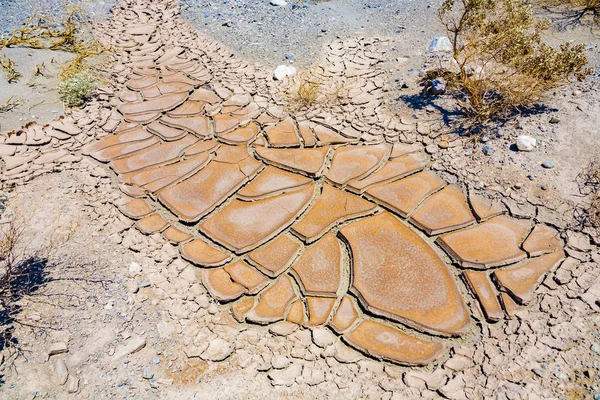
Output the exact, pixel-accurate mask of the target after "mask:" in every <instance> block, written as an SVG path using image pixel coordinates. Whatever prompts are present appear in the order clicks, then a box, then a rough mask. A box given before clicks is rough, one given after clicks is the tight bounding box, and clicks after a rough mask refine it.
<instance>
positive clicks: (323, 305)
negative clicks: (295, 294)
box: [305, 297, 335, 326]
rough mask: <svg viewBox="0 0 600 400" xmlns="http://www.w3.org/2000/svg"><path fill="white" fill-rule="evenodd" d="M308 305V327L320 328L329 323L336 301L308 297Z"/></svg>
mask: <svg viewBox="0 0 600 400" xmlns="http://www.w3.org/2000/svg"><path fill="white" fill-rule="evenodd" d="M306 304H307V305H308V321H306V323H305V325H306V326H320V325H323V324H326V323H327V320H328V319H329V315H330V314H331V310H332V309H333V305H334V304H335V299H332V298H324V297H308V298H307V299H306Z"/></svg>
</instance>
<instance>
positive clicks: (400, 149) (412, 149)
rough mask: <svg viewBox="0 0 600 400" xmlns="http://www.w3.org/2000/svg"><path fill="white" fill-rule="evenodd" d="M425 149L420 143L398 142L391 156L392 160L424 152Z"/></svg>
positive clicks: (394, 145) (393, 147)
mask: <svg viewBox="0 0 600 400" xmlns="http://www.w3.org/2000/svg"><path fill="white" fill-rule="evenodd" d="M422 150H423V147H422V146H421V145H420V144H419V143H414V144H406V143H399V142H396V143H394V144H393V146H392V153H391V154H390V160H394V159H396V158H400V157H404V156H406V155H408V154H412V153H417V152H419V151H422Z"/></svg>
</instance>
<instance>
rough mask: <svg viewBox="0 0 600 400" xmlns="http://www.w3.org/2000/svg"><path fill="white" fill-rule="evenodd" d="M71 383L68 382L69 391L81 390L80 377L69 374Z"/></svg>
mask: <svg viewBox="0 0 600 400" xmlns="http://www.w3.org/2000/svg"><path fill="white" fill-rule="evenodd" d="M68 381H69V383H68V384H67V390H68V392H69V393H77V391H78V390H79V378H77V377H76V376H73V375H69V380H68Z"/></svg>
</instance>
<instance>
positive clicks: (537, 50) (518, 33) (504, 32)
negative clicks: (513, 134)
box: [430, 0, 591, 124]
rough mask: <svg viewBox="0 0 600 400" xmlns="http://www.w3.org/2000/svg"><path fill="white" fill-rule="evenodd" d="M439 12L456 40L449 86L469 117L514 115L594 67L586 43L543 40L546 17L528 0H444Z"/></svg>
mask: <svg viewBox="0 0 600 400" xmlns="http://www.w3.org/2000/svg"><path fill="white" fill-rule="evenodd" d="M439 17H440V19H441V21H442V23H443V25H444V26H445V27H446V30H447V32H448V37H449V39H450V42H451V44H452V53H453V54H452V55H453V66H451V67H450V68H449V69H450V71H451V72H452V74H451V78H450V79H451V82H450V84H449V85H448V87H449V88H452V87H453V88H455V90H453V92H454V94H455V95H456V97H457V99H458V101H459V104H460V106H461V108H462V109H463V110H464V111H465V114H466V115H467V116H468V117H470V118H469V120H470V121H471V122H474V123H477V124H481V123H485V122H486V121H490V120H492V119H495V118H506V117H508V116H510V115H514V112H515V111H516V110H518V109H520V108H521V107H523V106H529V105H532V104H534V103H535V102H537V101H539V100H540V99H541V98H542V96H543V95H544V94H545V93H546V92H547V91H548V90H549V89H551V88H554V87H556V86H558V85H561V84H564V83H567V82H569V81H571V80H572V79H573V78H576V79H583V78H584V77H585V76H586V75H587V74H589V73H590V72H591V70H590V69H588V68H587V67H586V65H587V57H586V55H585V53H584V46H583V45H580V44H577V45H572V44H570V43H563V44H561V45H560V46H558V47H553V46H551V45H549V44H547V43H546V42H545V41H544V40H543V34H544V33H545V31H546V30H547V29H548V22H547V21H540V20H537V19H535V18H534V16H533V13H532V7H531V6H530V5H529V4H528V3H526V2H525V0H445V1H444V3H443V4H442V7H441V8H440V10H439ZM447 70H448V69H446V75H447ZM430 75H431V74H430Z"/></svg>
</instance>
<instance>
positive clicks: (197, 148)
mask: <svg viewBox="0 0 600 400" xmlns="http://www.w3.org/2000/svg"><path fill="white" fill-rule="evenodd" d="M219 147H221V145H220V144H219V142H215V141H214V140H204V141H201V142H197V143H196V144H194V145H192V146H190V147H188V148H187V149H185V151H184V152H183V154H184V155H185V156H193V155H196V154H200V153H204V152H211V153H212V152H215V151H217V150H218V149H219Z"/></svg>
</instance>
